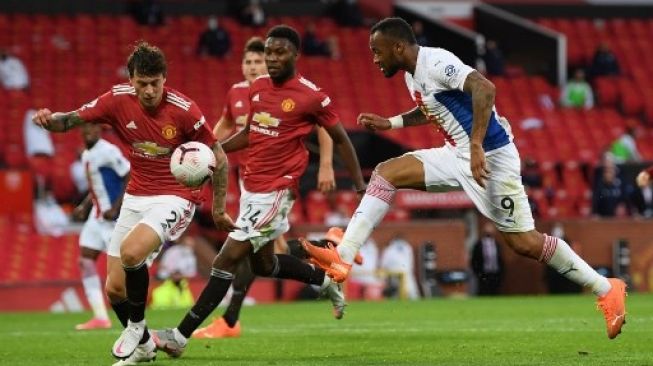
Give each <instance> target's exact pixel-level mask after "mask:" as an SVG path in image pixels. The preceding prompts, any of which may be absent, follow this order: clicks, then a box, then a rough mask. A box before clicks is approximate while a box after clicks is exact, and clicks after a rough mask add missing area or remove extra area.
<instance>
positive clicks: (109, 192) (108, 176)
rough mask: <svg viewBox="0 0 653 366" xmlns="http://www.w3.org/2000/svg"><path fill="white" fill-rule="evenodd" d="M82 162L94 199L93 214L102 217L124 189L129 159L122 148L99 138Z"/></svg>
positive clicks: (83, 155)
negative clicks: (124, 178)
mask: <svg viewBox="0 0 653 366" xmlns="http://www.w3.org/2000/svg"><path fill="white" fill-rule="evenodd" d="M82 164H83V165H84V170H85V171H86V177H87V179H88V190H89V194H90V195H91V199H92V201H93V210H92V211H91V215H94V216H95V217H96V218H98V219H100V220H101V219H102V213H104V212H106V211H108V210H109V209H111V206H112V205H113V203H114V202H115V201H116V199H118V198H119V197H120V195H121V194H122V192H123V190H124V184H123V181H122V180H123V177H124V176H125V175H127V173H129V161H128V160H127V159H126V158H125V156H124V155H123V154H122V152H121V151H120V149H119V148H118V147H117V146H116V145H113V144H112V143H110V142H108V141H107V140H103V139H99V140H98V142H96V143H95V145H93V147H91V148H90V149H87V150H84V153H82Z"/></svg>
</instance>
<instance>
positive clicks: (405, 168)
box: [386, 147, 460, 192]
mask: <svg viewBox="0 0 653 366" xmlns="http://www.w3.org/2000/svg"><path fill="white" fill-rule="evenodd" d="M393 160H395V161H393ZM453 160H455V154H454V152H453V150H452V149H451V148H448V147H439V148H433V149H422V150H415V151H411V152H409V153H406V154H404V155H402V156H400V157H399V158H396V159H392V160H389V161H388V162H391V161H392V162H393V165H392V166H388V167H387V168H386V170H396V173H395V175H394V179H395V180H396V184H395V183H393V182H392V181H391V182H390V183H393V185H394V186H395V187H397V188H413V189H419V190H425V191H429V192H442V191H450V190H455V189H460V186H459V184H458V182H457V180H456V177H455V174H454V169H453V168H452V166H451V162H452V161H453Z"/></svg>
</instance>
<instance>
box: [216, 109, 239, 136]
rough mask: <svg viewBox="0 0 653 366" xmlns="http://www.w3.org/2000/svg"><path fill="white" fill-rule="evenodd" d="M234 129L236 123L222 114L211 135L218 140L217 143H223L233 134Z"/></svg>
mask: <svg viewBox="0 0 653 366" xmlns="http://www.w3.org/2000/svg"><path fill="white" fill-rule="evenodd" d="M235 127H236V123H235V122H234V121H233V120H232V119H231V118H229V117H227V116H225V115H224V114H223V115H222V117H220V120H219V121H218V123H216V125H215V127H214V128H213V135H214V136H215V138H216V139H218V141H224V140H226V139H227V137H229V135H231V132H233V130H234V128H235Z"/></svg>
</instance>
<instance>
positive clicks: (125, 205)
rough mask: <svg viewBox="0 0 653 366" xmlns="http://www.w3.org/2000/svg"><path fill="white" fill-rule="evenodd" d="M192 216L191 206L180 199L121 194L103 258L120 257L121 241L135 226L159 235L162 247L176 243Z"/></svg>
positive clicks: (188, 202) (193, 205)
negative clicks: (120, 201) (123, 196)
mask: <svg viewBox="0 0 653 366" xmlns="http://www.w3.org/2000/svg"><path fill="white" fill-rule="evenodd" d="M194 213H195V204H194V203H192V202H191V201H189V200H186V199H183V198H181V197H177V196H172V195H160V196H133V195H130V194H125V198H124V199H123V201H122V207H121V208H120V216H118V221H117V222H116V228H115V230H114V231H113V235H112V236H111V244H110V245H109V250H108V251H107V254H108V255H110V256H112V257H120V244H121V243H122V240H123V239H124V238H125V236H126V235H127V233H129V231H130V230H131V229H132V228H133V227H135V226H136V225H137V224H145V225H147V226H149V227H151V228H152V229H153V230H154V231H156V233H157V234H158V235H159V239H161V243H162V244H163V243H165V242H166V241H171V240H177V239H179V237H180V236H181V234H183V233H184V231H186V228H188V225H190V222H191V220H192V219H193V214H194Z"/></svg>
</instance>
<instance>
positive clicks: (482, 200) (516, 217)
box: [457, 144, 535, 233]
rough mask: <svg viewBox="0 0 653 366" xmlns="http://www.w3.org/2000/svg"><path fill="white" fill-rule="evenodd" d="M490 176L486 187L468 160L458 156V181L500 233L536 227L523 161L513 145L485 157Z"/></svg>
mask: <svg viewBox="0 0 653 366" xmlns="http://www.w3.org/2000/svg"><path fill="white" fill-rule="evenodd" d="M486 163H487V167H488V170H489V171H490V176H489V178H488V179H487V181H486V188H483V187H481V186H480V185H478V183H476V181H475V180H474V177H473V175H472V172H471V169H470V165H469V159H462V158H459V159H458V160H457V167H458V171H459V177H458V178H459V181H460V183H461V185H462V186H463V189H464V190H465V192H466V193H467V195H468V196H469V198H470V199H471V200H472V201H473V202H474V204H475V206H476V207H477V208H478V210H479V211H480V212H481V213H482V214H483V215H484V216H485V217H487V218H489V219H490V220H492V221H493V222H494V223H495V225H496V227H497V229H498V230H499V231H501V232H515V233H525V232H529V231H531V230H533V229H534V228H535V223H534V221H533V215H532V213H531V207H530V204H529V203H528V197H527V196H526V190H525V189H524V186H523V184H522V181H521V172H520V169H521V162H520V160H519V154H518V153H517V149H516V148H515V147H514V145H513V144H509V145H506V146H504V147H503V148H501V149H500V150H498V151H496V152H494V153H493V154H491V155H490V156H487V157H486Z"/></svg>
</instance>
